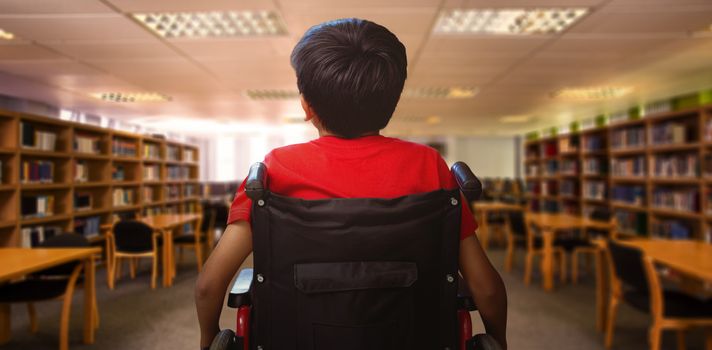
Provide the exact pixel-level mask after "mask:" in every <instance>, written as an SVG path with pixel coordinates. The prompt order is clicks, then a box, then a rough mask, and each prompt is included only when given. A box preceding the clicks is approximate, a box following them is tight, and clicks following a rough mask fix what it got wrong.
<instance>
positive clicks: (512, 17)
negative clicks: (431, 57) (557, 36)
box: [434, 7, 588, 35]
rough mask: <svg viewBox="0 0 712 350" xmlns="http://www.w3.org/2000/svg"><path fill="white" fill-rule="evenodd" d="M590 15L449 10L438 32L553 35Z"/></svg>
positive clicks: (563, 11) (567, 11) (558, 10)
mask: <svg viewBox="0 0 712 350" xmlns="http://www.w3.org/2000/svg"><path fill="white" fill-rule="evenodd" d="M586 13H588V9H587V8H584V7H574V8H551V9H544V8H538V9H449V10H444V11H442V12H441V13H440V17H439V18H438V20H437V22H436V24H435V28H434V32H436V33H476V34H512V35H528V34H553V33H558V32H561V31H563V30H564V29H566V28H568V27H569V26H571V25H572V24H574V22H576V21H577V20H578V19H580V18H581V17H583V16H584V15H585V14H586Z"/></svg>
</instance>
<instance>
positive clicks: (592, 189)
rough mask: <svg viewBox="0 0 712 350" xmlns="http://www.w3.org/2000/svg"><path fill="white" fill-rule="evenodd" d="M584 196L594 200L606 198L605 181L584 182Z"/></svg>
mask: <svg viewBox="0 0 712 350" xmlns="http://www.w3.org/2000/svg"><path fill="white" fill-rule="evenodd" d="M583 197H584V198H586V199H593V200H605V199H606V183H605V182H603V181H586V182H584V183H583Z"/></svg>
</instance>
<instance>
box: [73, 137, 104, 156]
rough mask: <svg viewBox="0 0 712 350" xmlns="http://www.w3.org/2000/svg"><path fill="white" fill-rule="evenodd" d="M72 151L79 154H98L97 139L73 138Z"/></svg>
mask: <svg viewBox="0 0 712 350" xmlns="http://www.w3.org/2000/svg"><path fill="white" fill-rule="evenodd" d="M74 151H75V152H79V153H88V154H99V152H100V150H99V138H98V137H94V136H80V135H77V136H75V137H74Z"/></svg>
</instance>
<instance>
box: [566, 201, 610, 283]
mask: <svg viewBox="0 0 712 350" xmlns="http://www.w3.org/2000/svg"><path fill="white" fill-rule="evenodd" d="M591 219H592V220H596V221H603V222H611V231H612V230H614V229H615V222H613V221H612V214H611V211H610V210H608V208H596V209H594V210H593V211H592V212H591ZM611 231H608V232H605V231H599V230H593V229H592V230H587V231H586V236H585V237H584V238H575V239H573V240H571V241H570V242H567V243H565V249H567V250H568V251H571V281H572V283H573V284H576V283H578V269H579V256H580V255H584V254H586V255H587V256H588V257H589V260H588V261H589V264H588V267H589V269H590V266H591V265H590V261H591V259H592V258H593V257H595V256H596V254H598V250H599V248H598V247H597V246H595V245H594V244H592V243H591V241H590V238H591V236H594V237H604V238H612V237H611Z"/></svg>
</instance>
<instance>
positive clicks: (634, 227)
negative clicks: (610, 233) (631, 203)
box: [615, 209, 648, 236]
mask: <svg viewBox="0 0 712 350" xmlns="http://www.w3.org/2000/svg"><path fill="white" fill-rule="evenodd" d="M615 216H616V221H617V222H618V230H619V231H620V232H621V233H623V234H628V235H637V236H646V235H647V234H648V216H647V214H645V213H641V212H632V211H628V210H621V209H619V210H616V211H615Z"/></svg>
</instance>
